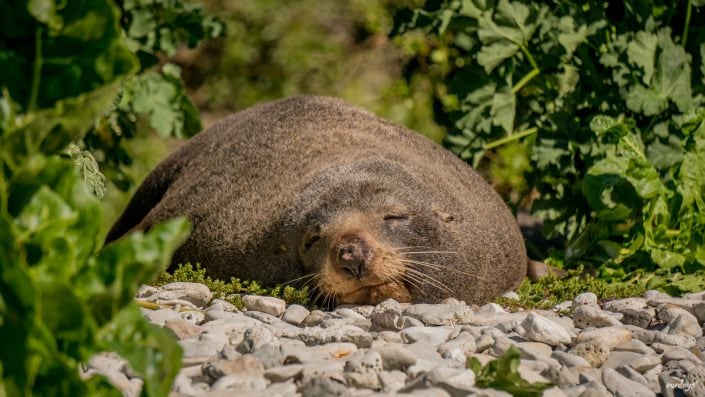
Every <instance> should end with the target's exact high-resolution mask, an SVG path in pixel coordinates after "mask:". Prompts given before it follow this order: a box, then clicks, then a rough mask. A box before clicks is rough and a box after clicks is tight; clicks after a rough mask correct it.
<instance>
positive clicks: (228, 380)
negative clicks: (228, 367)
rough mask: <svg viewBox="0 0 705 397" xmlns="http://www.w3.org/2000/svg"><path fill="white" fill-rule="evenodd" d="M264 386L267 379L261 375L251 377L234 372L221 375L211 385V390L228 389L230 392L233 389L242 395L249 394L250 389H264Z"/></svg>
mask: <svg viewBox="0 0 705 397" xmlns="http://www.w3.org/2000/svg"><path fill="white" fill-rule="evenodd" d="M266 388H267V380H266V379H264V377H262V376H259V377H251V376H242V375H235V374H233V375H226V376H223V377H222V378H219V379H218V380H217V381H215V383H213V386H211V390H213V391H219V390H229V391H230V393H232V392H233V390H237V393H238V394H244V395H247V394H250V393H248V392H251V391H257V390H264V389H266Z"/></svg>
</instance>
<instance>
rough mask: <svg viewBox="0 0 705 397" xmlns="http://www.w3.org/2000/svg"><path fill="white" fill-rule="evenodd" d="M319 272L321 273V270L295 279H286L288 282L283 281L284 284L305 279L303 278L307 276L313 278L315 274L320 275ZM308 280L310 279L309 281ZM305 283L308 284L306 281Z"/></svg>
mask: <svg viewBox="0 0 705 397" xmlns="http://www.w3.org/2000/svg"><path fill="white" fill-rule="evenodd" d="M319 274H321V272H313V273H309V274H306V275H304V276H301V277H297V278H295V279H292V280H289V281H286V282H284V283H282V284H284V285H286V284H290V283H294V282H297V281H300V280H303V279H306V278H308V279H309V280H310V279H312V278H313V277H315V276H317V275H319ZM307 282H308V281H307ZM304 285H306V283H304Z"/></svg>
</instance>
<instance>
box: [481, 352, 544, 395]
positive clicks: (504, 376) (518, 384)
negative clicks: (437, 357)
mask: <svg viewBox="0 0 705 397" xmlns="http://www.w3.org/2000/svg"><path fill="white" fill-rule="evenodd" d="M519 355H520V353H519V349H517V348H516V347H514V346H511V347H510V348H509V349H508V350H507V352H506V353H505V354H504V355H503V356H502V357H499V358H497V359H496V360H492V361H490V362H489V363H487V365H485V366H484V367H483V366H482V364H481V363H480V360H478V359H477V358H475V357H471V358H469V359H468V362H467V367H468V368H470V369H471V370H472V372H474V373H475V384H476V385H477V386H478V387H481V388H492V389H496V390H502V391H506V392H508V393H511V395H512V396H516V397H539V396H541V395H542V393H543V390H544V389H547V388H548V387H550V386H551V385H550V384H548V383H529V382H528V381H526V380H525V379H524V378H522V377H521V374H519V371H518V370H517V369H518V368H519V363H520V361H521V359H520V358H519Z"/></svg>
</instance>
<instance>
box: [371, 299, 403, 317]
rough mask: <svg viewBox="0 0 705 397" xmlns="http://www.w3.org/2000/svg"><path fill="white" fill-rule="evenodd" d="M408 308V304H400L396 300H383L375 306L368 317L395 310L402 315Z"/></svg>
mask: <svg viewBox="0 0 705 397" xmlns="http://www.w3.org/2000/svg"><path fill="white" fill-rule="evenodd" d="M410 306H411V304H410V303H400V302H398V301H397V300H395V299H391V298H390V299H387V300H384V301H382V302H380V303H378V304H377V306H375V307H374V309H373V310H372V312H371V313H370V315H372V314H374V313H379V312H383V311H387V310H396V311H398V312H399V313H403V312H404V310H406V309H407V308H408V307H410Z"/></svg>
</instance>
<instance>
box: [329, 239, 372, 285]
mask: <svg viewBox="0 0 705 397" xmlns="http://www.w3.org/2000/svg"><path fill="white" fill-rule="evenodd" d="M369 257H370V249H369V246H368V245H367V244H366V243H365V241H364V240H363V239H361V238H359V237H354V238H349V239H344V240H343V241H341V242H340V243H339V244H338V247H337V253H336V259H337V261H338V265H339V266H340V269H341V270H342V271H343V272H345V273H347V274H349V275H350V276H353V277H355V278H362V277H363V276H364V275H365V274H366V273H367V267H368V266H367V262H368V260H369Z"/></svg>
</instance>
